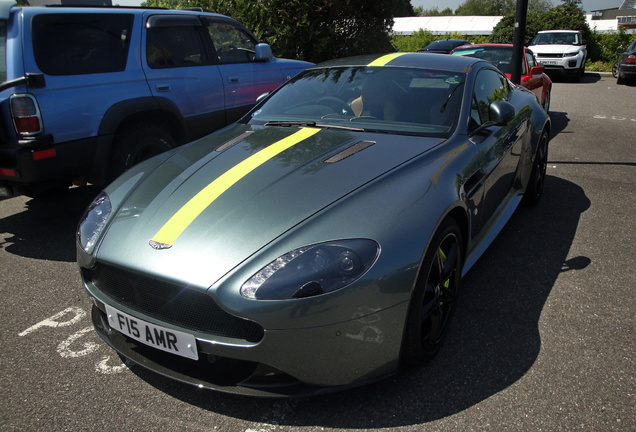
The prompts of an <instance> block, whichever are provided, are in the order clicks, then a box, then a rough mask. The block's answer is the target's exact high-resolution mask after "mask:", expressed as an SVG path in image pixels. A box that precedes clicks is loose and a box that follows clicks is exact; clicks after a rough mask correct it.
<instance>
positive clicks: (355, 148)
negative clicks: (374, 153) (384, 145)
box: [325, 141, 375, 164]
mask: <svg viewBox="0 0 636 432" xmlns="http://www.w3.org/2000/svg"><path fill="white" fill-rule="evenodd" d="M373 144H375V141H359V142H357V143H355V144H353V145H352V146H349V147H347V148H346V149H344V150H343V151H341V152H340V153H336V154H335V155H333V156H331V157H330V158H329V159H326V160H325V163H329V164H331V163H337V162H340V161H341V160H344V159H346V158H348V157H349V156H353V155H354V154H356V153H358V152H361V151H362V150H364V149H366V148H368V147H371V146H372V145H373Z"/></svg>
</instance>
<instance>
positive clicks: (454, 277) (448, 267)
mask: <svg viewBox="0 0 636 432" xmlns="http://www.w3.org/2000/svg"><path fill="white" fill-rule="evenodd" d="M463 258H464V256H463V243H462V236H461V231H460V230H459V227H458V225H457V223H456V222H455V221H454V220H453V219H446V220H445V221H444V222H443V223H442V224H441V226H440V228H439V229H438V230H437V232H436V234H435V235H434V236H433V239H432V241H431V243H430V246H429V248H428V250H427V251H426V254H425V256H424V261H423V262H422V266H421V268H420V272H419V275H418V279H417V282H416V285H415V288H414V290H413V295H412V298H411V303H410V305H409V313H408V317H407V322H406V328H405V332H404V341H403V345H402V361H403V363H405V364H406V365H411V366H419V365H423V364H424V363H426V362H427V361H428V360H429V359H431V358H432V357H433V356H434V355H435V354H437V352H438V351H439V349H440V347H441V345H442V343H443V342H444V339H445V336H446V333H447V332H448V329H449V325H450V322H451V317H452V315H453V312H454V311H455V306H456V304H455V302H456V299H457V292H458V288H459V281H460V278H461V268H462V263H463Z"/></svg>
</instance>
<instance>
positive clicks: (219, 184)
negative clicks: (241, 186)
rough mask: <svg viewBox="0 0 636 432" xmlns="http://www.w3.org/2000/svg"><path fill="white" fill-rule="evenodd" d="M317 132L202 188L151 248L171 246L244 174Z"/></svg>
mask: <svg viewBox="0 0 636 432" xmlns="http://www.w3.org/2000/svg"><path fill="white" fill-rule="evenodd" d="M319 130H320V129H309V128H303V129H301V130H299V131H298V132H296V133H294V134H292V135H290V136H288V137H287V138H283V139H282V140H280V141H277V142H275V143H274V144H272V145H270V146H268V147H266V148H264V149H263V150H261V151H259V152H258V153H255V154H253V155H252V156H250V157H248V158H247V159H245V160H244V161H242V162H240V163H239V164H237V165H235V166H234V167H232V168H230V169H229V170H228V171H226V172H225V173H223V174H222V175H221V176H220V177H218V178H217V179H216V180H214V181H213V182H212V183H210V184H209V185H207V186H206V187H205V188H203V189H202V190H201V191H200V192H199V193H197V194H196V195H195V196H194V197H192V198H191V199H190V201H188V202H187V203H186V204H185V205H184V206H183V207H181V208H180V209H179V211H177V212H176V213H175V214H174V215H173V216H172V217H171V218H170V219H169V220H168V222H166V223H165V225H164V226H163V227H161V229H160V230H159V231H158V232H157V234H155V235H154V237H153V238H152V240H150V244H151V245H152V246H153V247H156V248H158V249H165V248H169V247H170V246H172V245H173V244H174V242H175V240H176V239H177V238H178V237H179V236H180V235H181V233H182V232H183V231H184V230H185V229H186V228H187V227H188V226H189V225H190V224H191V223H192V221H194V220H195V219H196V218H197V216H199V215H200V214H201V213H202V212H203V211H204V210H205V209H206V208H207V207H208V206H209V205H210V204H212V203H213V202H214V200H215V199H217V198H218V197H219V196H221V195H222V194H223V193H224V192H225V191H226V190H228V189H229V188H230V187H232V185H234V184H235V183H236V182H238V181H239V180H241V179H242V178H243V177H245V176H246V175H247V174H249V173H250V172H252V171H253V170H255V169H256V168H258V167H259V166H260V165H262V164H263V163H265V162H267V161H268V160H270V159H271V158H273V157H274V156H276V155H277V154H279V153H280V152H282V151H284V150H286V149H288V148H290V147H292V146H294V145H296V144H298V143H299V142H301V141H303V140H305V139H307V138H309V137H311V136H313V135H314V134H316V133H317V132H318V131H319Z"/></svg>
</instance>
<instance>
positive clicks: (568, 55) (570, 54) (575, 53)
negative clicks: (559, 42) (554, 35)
mask: <svg viewBox="0 0 636 432" xmlns="http://www.w3.org/2000/svg"><path fill="white" fill-rule="evenodd" d="M578 53H579V52H578V51H572V52H569V53H565V54H563V57H574V56H576V55H578Z"/></svg>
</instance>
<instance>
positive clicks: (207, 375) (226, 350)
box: [92, 297, 408, 397]
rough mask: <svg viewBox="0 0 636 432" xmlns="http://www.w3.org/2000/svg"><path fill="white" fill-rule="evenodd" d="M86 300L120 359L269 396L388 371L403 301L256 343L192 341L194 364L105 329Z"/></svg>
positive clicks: (200, 383) (393, 367) (102, 316)
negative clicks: (195, 353) (195, 352)
mask: <svg viewBox="0 0 636 432" xmlns="http://www.w3.org/2000/svg"><path fill="white" fill-rule="evenodd" d="M93 299H94V303H95V305H94V306H93V310H92V320H93V325H94V327H95V329H96V331H97V333H98V334H99V335H100V337H101V338H102V339H103V340H104V341H105V342H106V343H107V344H108V345H109V346H111V347H112V348H113V349H115V350H116V351H117V352H118V353H119V354H120V355H122V356H123V357H125V358H128V359H130V360H132V361H133V362H134V363H136V364H138V365H140V366H142V367H144V368H147V369H149V370H152V371H154V372H156V373H159V374H161V375H163V376H166V377H168V378H172V379H175V380H177V381H180V382H184V383H187V384H191V385H194V386H197V387H199V388H207V389H211V390H217V391H222V392H226V393H236V394H243V395H251V396H269V397H285V396H308V395H316V394H321V393H328V392H333V391H337V390H343V389H346V388H349V387H355V386H358V385H362V384H366V383H369V382H372V381H376V380H378V379H382V378H384V377H386V376H389V375H391V374H393V373H395V372H396V371H397V369H398V367H399V352H400V346H401V341H402V328H403V325H402V324H403V321H404V317H405V316H406V308H407V307H408V302H405V303H403V304H399V305H397V306H394V307H391V308H388V309H385V310H383V311H380V312H374V313H372V314H370V315H366V316H362V317H359V318H357V319H354V320H351V321H347V322H343V323H337V324H332V325H325V326H322V327H315V328H303V329H289V330H265V331H264V335H263V338H262V340H261V341H260V342H258V343H256V344H251V343H243V344H241V343H239V342H238V341H235V343H227V340H225V341H224V342H223V343H219V341H218V340H206V339H204V338H201V337H197V350H198V353H199V360H196V361H195V360H191V359H187V358H182V357H179V356H176V355H174V354H171V353H165V352H163V351H160V350H158V349H155V348H152V347H149V346H146V345H144V344H142V343H139V342H137V341H135V340H133V339H130V338H128V337H126V336H125V335H124V334H122V333H120V332H118V331H116V330H114V329H112V328H111V327H110V325H109V323H108V319H107V317H106V313H105V307H104V304H103V303H102V302H101V301H99V300H98V299H96V298H94V297H93ZM116 306H118V305H116ZM119 307H121V306H119ZM161 324H162V325H165V323H161Z"/></svg>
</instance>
